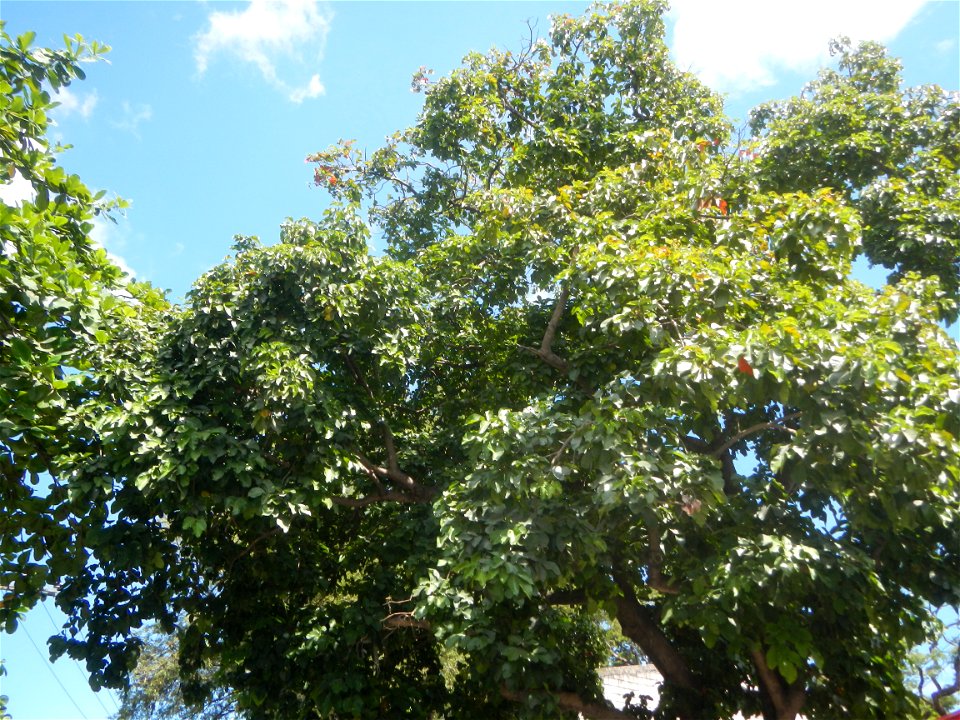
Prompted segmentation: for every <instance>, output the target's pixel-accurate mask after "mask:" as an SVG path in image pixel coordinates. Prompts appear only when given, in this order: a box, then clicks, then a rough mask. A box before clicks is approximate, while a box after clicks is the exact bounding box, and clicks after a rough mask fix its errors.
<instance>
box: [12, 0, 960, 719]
mask: <svg viewBox="0 0 960 720" xmlns="http://www.w3.org/2000/svg"><path fill="white" fill-rule="evenodd" d="M663 12H664V6H663V4H662V3H660V2H636V3H627V4H622V5H602V6H598V7H596V8H594V9H592V10H591V11H590V12H589V13H588V14H587V15H585V16H584V17H582V18H569V17H560V18H557V19H556V20H555V22H554V25H553V27H552V29H551V32H550V36H549V39H548V40H543V41H532V42H531V43H530V44H529V45H528V47H527V48H525V49H524V50H523V51H522V52H520V53H519V54H512V53H509V52H499V51H493V52H491V53H489V54H488V55H484V56H481V55H471V56H468V57H467V58H466V59H465V61H464V65H463V67H462V68H460V69H459V70H457V71H455V72H453V73H452V74H451V75H450V76H449V77H447V78H443V79H441V80H439V81H437V82H435V83H434V82H430V81H428V79H427V75H426V73H425V72H421V73H420V74H419V75H418V77H417V78H416V79H415V80H416V82H415V84H416V86H417V87H418V88H421V89H423V90H424V91H425V105H424V110H423V113H422V115H421V117H420V119H419V121H418V123H417V124H416V125H415V126H414V127H413V128H411V129H410V130H408V131H406V132H404V133H399V134H398V135H397V136H395V137H394V138H393V140H392V141H391V142H389V143H388V144H387V146H386V147H384V148H382V149H380V150H377V151H375V152H373V153H372V154H370V155H369V156H367V155H364V154H363V153H361V152H360V151H358V150H357V149H355V148H353V146H352V144H351V143H349V142H344V143H340V144H338V145H336V146H334V147H332V148H330V149H328V150H327V151H324V152H321V153H317V154H315V155H313V156H311V159H312V160H313V161H314V162H315V163H316V166H317V170H316V179H317V181H318V183H319V184H321V185H323V186H324V187H326V188H327V189H328V191H329V192H330V193H331V194H332V196H333V197H334V199H335V202H334V204H333V205H332V207H331V208H330V209H329V210H328V211H327V212H326V213H325V214H324V216H323V217H322V218H321V219H320V220H319V221H317V222H311V221H307V220H301V221H290V222H288V223H286V224H285V225H284V226H283V228H282V232H281V238H280V242H279V243H278V244H276V245H273V246H263V245H261V244H260V243H259V242H258V241H257V240H256V239H254V238H244V237H241V238H237V241H236V245H235V248H234V250H235V254H234V256H233V257H232V258H228V260H227V261H226V262H224V263H223V264H222V265H220V266H218V267H216V268H214V269H213V270H211V271H210V272H208V273H206V274H205V275H204V276H203V277H202V278H200V280H198V282H197V283H196V285H195V287H194V289H193V291H192V292H191V293H190V295H189V297H188V299H187V302H186V303H185V304H184V306H182V307H164V306H163V305H162V304H160V303H158V302H154V303H147V302H143V303H141V304H140V305H136V306H132V307H134V308H135V309H136V310H137V312H135V313H133V314H132V317H129V318H128V317H120V318H117V319H116V321H115V324H113V325H111V327H110V328H109V332H108V337H107V338H106V339H105V342H104V343H103V344H102V345H100V346H98V349H97V355H96V358H95V362H94V363H93V364H92V365H91V367H93V368H95V371H94V372H92V373H91V374H92V376H93V377H95V378H97V380H98V382H99V383H100V388H101V389H100V391H99V392H98V393H97V394H96V395H95V396H92V397H89V398H88V399H86V401H85V402H83V403H80V404H78V405H75V406H72V407H71V408H70V411H69V415H68V419H69V428H70V430H71V432H72V433H73V434H74V436H76V437H82V438H84V439H85V441H84V442H82V443H75V444H73V445H71V446H70V447H69V448H67V449H66V450H65V451H64V453H63V454H62V456H61V457H62V459H61V461H60V463H61V465H60V467H61V468H62V474H61V476H62V478H63V483H64V484H65V487H67V488H69V492H70V496H69V497H70V499H71V501H72V502H73V503H75V504H76V505H75V507H82V506H83V505H84V504H86V507H88V508H89V509H90V517H89V518H88V519H87V520H86V524H85V525H84V526H83V527H82V528H80V530H78V531H77V533H76V535H75V536H74V537H75V541H76V547H79V548H83V549H84V550H83V551H84V552H85V553H89V556H88V558H89V559H88V560H87V562H86V564H85V565H84V566H83V567H82V568H77V566H76V565H70V566H69V573H66V572H64V570H63V567H64V566H62V565H58V564H57V558H58V557H59V554H60V553H61V551H59V550H57V549H52V550H51V551H50V555H48V556H47V559H49V562H48V563H46V564H44V563H40V562H38V563H36V564H35V565H33V566H31V567H35V568H38V569H37V570H35V572H38V573H46V574H45V575H44V581H46V582H53V581H61V582H62V589H61V593H60V595H59V597H58V602H59V603H60V605H61V607H63V608H64V610H65V611H66V612H67V613H68V614H69V615H70V617H71V625H70V627H71V632H72V631H73V630H79V629H81V628H82V629H84V630H85V631H86V635H85V637H84V639H82V640H81V639H80V638H79V635H76V636H74V635H71V634H70V632H68V633H66V634H65V635H64V636H62V637H61V638H59V639H54V640H53V643H54V648H55V650H57V651H62V652H69V653H70V654H72V655H74V656H78V657H83V658H85V659H86V661H87V663H88V667H89V668H91V669H92V670H93V672H94V681H95V682H99V683H106V684H117V683H120V682H122V678H123V676H124V674H125V673H126V671H127V670H128V669H129V667H130V666H131V665H132V663H133V662H134V661H135V658H136V654H137V641H136V639H135V638H133V637H131V636H130V634H129V633H130V630H131V629H132V628H134V627H136V625H137V624H138V623H141V622H145V621H148V620H157V621H159V623H160V625H161V626H162V627H163V628H165V629H168V630H169V629H173V627H174V626H175V625H177V623H178V621H179V618H181V617H182V618H184V620H183V621H182V623H181V625H180V628H179V633H180V639H179V642H180V660H181V665H182V671H183V673H184V693H185V695H186V696H187V699H188V700H189V699H190V698H191V697H192V698H198V697H201V696H202V694H203V690H204V688H203V684H204V682H203V681H204V675H203V673H204V672H205V671H206V669H208V668H209V667H210V663H211V662H215V663H216V667H217V668H218V670H217V672H218V682H220V683H221V684H222V685H224V686H228V687H231V688H233V689H234V691H235V693H236V695H235V697H236V699H237V702H238V707H239V708H240V709H241V711H242V712H244V713H246V714H249V716H250V717H256V718H260V717H263V718H280V717H283V718H289V717H303V718H311V717H317V718H329V717H371V718H372V717H431V716H432V717H440V716H443V717H446V718H457V717H464V718H467V717H476V716H477V715H478V714H481V713H483V714H484V715H486V716H490V717H494V718H499V717H502V718H548V717H550V718H554V717H573V716H574V715H575V714H576V713H578V712H579V713H583V714H584V715H585V716H586V717H591V718H622V717H643V716H644V715H645V714H647V711H646V710H645V709H644V708H642V707H633V706H627V707H622V708H613V707H609V706H607V705H605V704H604V703H603V701H602V696H601V694H600V687H599V682H598V679H597V675H596V671H595V668H596V667H597V666H598V665H599V664H601V663H602V662H603V660H604V652H605V650H604V645H603V643H602V642H601V640H602V638H600V637H599V633H600V627H599V625H598V623H597V618H598V617H599V615H598V614H599V613H600V612H601V611H605V612H606V613H607V616H608V617H611V618H614V619H616V621H617V622H618V623H619V626H620V628H621V629H622V632H623V633H624V635H625V636H626V637H627V638H629V639H630V640H631V641H633V642H634V643H636V645H637V646H638V647H639V648H640V649H641V650H642V652H643V653H644V654H645V655H646V656H647V657H648V658H649V659H650V660H651V662H653V663H654V664H655V665H656V666H657V668H658V669H659V671H660V672H661V673H662V675H663V677H664V686H663V694H662V697H661V701H660V704H659V706H658V708H657V711H656V712H657V717H660V718H701V717H713V718H732V717H734V716H735V715H736V714H737V713H738V712H739V713H742V714H743V715H744V716H749V715H751V714H762V715H763V716H764V717H765V718H771V719H772V718H776V719H777V720H790V719H792V718H795V717H797V715H798V713H800V712H802V713H803V714H804V715H805V716H806V717H811V718H816V717H837V716H841V715H845V716H850V717H858V718H859V717H863V718H883V717H921V716H923V715H924V713H927V712H929V707H926V706H925V705H924V704H923V703H922V701H921V700H920V698H919V697H918V696H917V695H915V694H914V693H913V692H912V691H911V690H910V689H909V688H907V687H906V686H905V683H904V675H903V673H904V670H903V668H904V661H905V658H906V656H907V653H908V651H909V650H910V648H911V647H913V646H914V645H916V644H917V643H918V642H920V641H921V640H923V639H924V638H925V637H927V634H928V630H929V621H930V620H931V617H932V615H931V609H930V608H931V606H938V605H942V604H946V603H953V604H956V603H957V602H958V601H960V562H958V561H960V558H958V555H957V544H956V538H957V536H958V530H960V512H958V508H957V506H956V502H955V498H956V496H957V492H958V483H960V459H958V458H960V452H958V451H960V444H958V437H960V386H958V381H957V377H958V370H960V355H958V348H957V345H956V343H955V342H953V341H952V340H950V339H949V338H948V337H947V336H946V334H945V333H944V332H943V330H942V328H941V327H940V326H939V325H938V321H939V320H940V319H941V318H949V317H953V316H954V314H955V313H956V307H957V306H956V298H955V288H956V264H955V259H956V256H955V255H950V254H949V253H943V254H937V253H934V252H929V253H927V252H915V248H913V249H911V248H912V246H910V245H909V243H906V239H907V238H911V239H912V240H911V242H912V241H913V240H916V241H917V242H920V243H925V244H927V245H929V246H930V247H939V246H941V245H944V246H952V247H957V242H958V232H957V223H956V218H957V212H958V204H957V198H956V195H955V191H954V190H950V188H954V189H955V187H956V178H955V176H951V175H950V173H951V172H953V170H952V169H951V168H955V167H956V165H955V162H956V154H955V149H956V143H957V129H956V123H955V122H954V119H955V117H956V113H957V101H956V98H955V97H952V96H944V95H943V94H942V93H939V92H937V91H933V90H926V91H918V92H916V93H913V92H903V91H901V90H900V82H899V74H898V72H899V71H898V66H897V64H896V62H895V61H893V60H892V59H890V58H888V57H887V56H886V55H885V54H884V53H882V52H881V51H880V50H879V49H878V48H877V47H876V46H872V45H866V46H861V47H858V48H852V47H850V46H848V45H844V44H839V45H837V46H836V48H835V49H836V51H837V52H838V53H839V59H840V67H841V71H840V72H834V73H824V74H822V75H821V77H820V80H819V81H818V82H817V83H816V84H815V85H814V86H812V88H811V90H809V91H808V92H807V94H806V95H805V96H804V97H803V98H800V99H798V100H796V101H793V102H790V103H786V104H783V105H780V106H770V107H767V108H761V109H760V110H759V111H758V112H757V114H755V116H754V133H755V135H754V136H753V137H751V138H749V139H742V138H741V139H737V138H735V136H734V134H733V130H732V127H731V125H730V123H729V121H728V120H727V119H726V118H725V117H724V115H723V112H722V104H721V102H720V100H719V98H717V97H716V96H715V95H714V94H712V93H711V92H710V91H709V90H708V89H707V88H705V87H703V86H702V85H701V84H700V83H699V82H698V81H697V80H696V79H695V78H693V77H692V76H690V75H688V74H686V73H683V72H680V71H679V70H677V69H676V68H675V67H674V66H673V65H672V64H671V62H670V60H669V57H668V53H667V49H666V45H665V43H664V39H663V38H664V26H663V20H662V14H663ZM867 100H869V102H868V101H867ZM921 109H922V112H921ZM821 113H823V114H827V115H829V116H830V117H836V118H840V119H838V120H837V122H836V123H835V124H828V123H825V122H819V121H818V120H817V117H818V116H819V114H821ZM844 113H846V115H844ZM844 117H846V118H847V119H846V120H843V118H844ZM891 118H892V119H891ZM862 133H867V134H870V141H869V143H868V142H867V141H866V140H864V138H863V137H861V134H862ZM821 140H822V142H821ZM878 143H879V149H878V150H873V149H870V152H867V151H866V149H865V148H868V146H869V148H875V147H876V146H877V144H878ZM791 147H794V148H796V151H795V152H794V151H791V150H790V148H791ZM874 152H876V153H877V156H876V157H874V155H873V154H871V153H874ZM951 153H952V154H951ZM876 158H880V159H876ZM874 166H876V168H880V169H876V168H874ZM791 167H793V168H794V169H795V172H793V171H791ZM928 183H929V184H928ZM934 187H938V188H942V189H943V190H942V191H938V192H934V191H933V190H932V189H931V188H934ZM884 193H887V195H889V197H887V195H884ZM881 196H883V197H887V199H886V200H883V201H882V202H881V201H880V200H878V199H877V198H880V197H881ZM928 196H929V197H936V198H937V202H938V203H940V205H937V208H939V209H936V210H935V211H933V210H931V212H930V214H927V213H926V210H925V208H927V207H928V205H926V202H927V201H926V200H925V199H924V198H925V197H928ZM908 208H913V210H909V211H908V210H907V209H908ZM366 209H369V214H368V215H367V217H364V211H365V210H366ZM371 231H373V232H376V233H378V234H380V235H382V237H383V238H384V239H385V241H386V243H387V249H386V253H385V254H384V255H383V256H379V257H377V256H373V255H371V253H370V251H369V249H368V246H369V244H370V236H371ZM905 243H906V244H905ZM951 244H952V245H951ZM861 252H865V253H867V255H868V257H869V258H871V259H873V260H875V261H878V262H885V263H888V264H890V265H891V267H892V269H893V270H894V273H895V278H894V280H893V284H890V285H887V286H885V287H884V288H882V289H880V290H873V289H870V288H868V287H865V286H864V285H862V284H860V283H858V282H856V281H854V280H852V279H851V278H850V268H851V263H852V261H853V260H854V258H855V257H856V256H857V255H858V254H859V253H861ZM951 283H953V284H951ZM127 307H131V306H127ZM90 518H95V519H96V522H94V521H93V519H90ZM8 558H9V556H8V555H4V561H5V563H6V565H5V566H4V572H7V573H9V572H11V571H13V570H14V569H17V568H18V566H16V565H15V564H14V563H13V562H12V561H11V560H10V559H8ZM91 597H92V598H94V601H93V603H92V604H91V603H90V602H89V601H88V600H87V599H88V598H91ZM278 679H282V681H278ZM191 682H192V683H193V684H192V685H191Z"/></svg>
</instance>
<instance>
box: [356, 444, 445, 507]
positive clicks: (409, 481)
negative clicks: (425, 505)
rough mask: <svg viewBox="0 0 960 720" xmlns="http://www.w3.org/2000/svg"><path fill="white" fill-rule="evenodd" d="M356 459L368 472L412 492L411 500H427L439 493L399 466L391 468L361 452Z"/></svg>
mask: <svg viewBox="0 0 960 720" xmlns="http://www.w3.org/2000/svg"><path fill="white" fill-rule="evenodd" d="M356 459H357V462H358V463H360V465H361V466H362V467H363V469H364V470H366V471H367V473H370V474H373V475H375V476H376V477H379V478H382V479H386V480H391V481H392V482H395V483H396V484H397V485H399V486H400V487H402V488H403V489H404V490H406V491H407V492H408V493H410V494H411V495H412V496H413V498H412V500H411V501H410V502H418V501H421V500H427V499H430V498H432V497H435V496H436V494H437V490H436V488H432V487H424V486H423V485H421V484H420V483H418V482H417V481H416V480H414V479H413V478H412V477H410V476H409V475H407V474H406V473H405V472H403V471H402V470H400V469H399V468H397V469H395V470H391V469H390V468H385V467H383V466H381V465H377V464H376V463H374V462H373V461H371V460H370V459H369V458H368V457H366V456H365V455H363V454H361V453H357V454H356ZM388 494H389V493H388Z"/></svg>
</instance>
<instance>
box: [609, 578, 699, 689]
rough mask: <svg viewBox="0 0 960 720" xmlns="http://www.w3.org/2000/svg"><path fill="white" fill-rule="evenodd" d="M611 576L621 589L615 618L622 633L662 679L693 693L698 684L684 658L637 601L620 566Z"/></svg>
mask: <svg viewBox="0 0 960 720" xmlns="http://www.w3.org/2000/svg"><path fill="white" fill-rule="evenodd" d="M613 579H614V581H615V582H616V583H617V587H619V588H620V592H621V596H620V597H619V598H617V620H618V621H619V622H620V627H621V628H622V629H623V634H624V635H626V636H627V637H628V638H630V639H631V640H633V641H634V642H635V643H636V644H637V645H638V646H639V647H640V649H641V650H643V654H644V655H646V656H647V657H648V658H650V662H652V663H653V664H654V666H655V667H656V668H657V670H659V671H660V674H661V675H663V678H664V680H666V681H667V682H668V683H670V684H671V685H675V686H676V687H680V688H683V689H685V690H691V691H694V692H696V690H697V685H696V682H695V680H694V677H693V673H692V672H690V668H689V667H687V663H686V661H685V660H684V659H683V658H682V657H681V656H680V653H678V652H677V650H676V648H674V647H673V645H672V644H671V643H670V640H669V639H668V638H667V636H666V635H664V633H663V630H661V629H660V625H659V623H658V622H657V620H656V619H655V618H654V617H653V614H652V612H651V611H650V609H649V608H647V607H645V606H644V605H641V604H640V602H639V601H638V600H637V596H636V594H635V593H634V591H633V585H632V584H631V582H630V580H629V579H628V578H627V577H626V576H625V575H624V574H623V572H622V571H620V570H619V569H617V570H614V573H613Z"/></svg>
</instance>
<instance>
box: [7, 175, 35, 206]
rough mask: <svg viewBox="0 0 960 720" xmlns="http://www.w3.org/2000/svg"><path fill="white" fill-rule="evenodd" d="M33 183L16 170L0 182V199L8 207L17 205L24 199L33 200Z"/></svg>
mask: <svg viewBox="0 0 960 720" xmlns="http://www.w3.org/2000/svg"><path fill="white" fill-rule="evenodd" d="M35 194H36V193H34V190H33V185H31V184H30V182H29V181H28V180H27V179H26V178H24V177H23V175H21V174H20V173H18V172H14V173H13V177H12V178H10V180H8V181H7V182H5V183H2V184H0V201H2V202H3V203H5V204H7V205H9V206H10V207H18V206H19V205H20V204H22V203H23V202H24V201H25V200H33V197H34V195H35Z"/></svg>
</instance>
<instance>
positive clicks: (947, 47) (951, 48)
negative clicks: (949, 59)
mask: <svg viewBox="0 0 960 720" xmlns="http://www.w3.org/2000/svg"><path fill="white" fill-rule="evenodd" d="M933 47H934V49H935V50H936V51H937V54H938V55H946V54H948V53H950V52H956V51H957V40H956V38H947V39H946V40H941V41H940V42H938V43H937V44H936V45H934V46H933Z"/></svg>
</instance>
